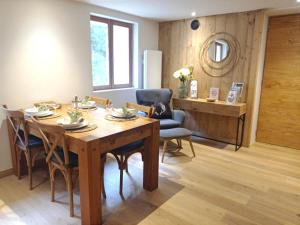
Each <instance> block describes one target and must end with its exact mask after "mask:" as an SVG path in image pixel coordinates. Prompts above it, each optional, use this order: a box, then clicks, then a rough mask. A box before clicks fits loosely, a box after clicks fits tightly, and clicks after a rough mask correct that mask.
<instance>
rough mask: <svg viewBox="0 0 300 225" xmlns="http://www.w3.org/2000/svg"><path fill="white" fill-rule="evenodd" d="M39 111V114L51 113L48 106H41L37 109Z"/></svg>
mask: <svg viewBox="0 0 300 225" xmlns="http://www.w3.org/2000/svg"><path fill="white" fill-rule="evenodd" d="M37 110H38V112H45V111H49V108H48V106H46V105H42V104H41V105H39V106H38V107H37Z"/></svg>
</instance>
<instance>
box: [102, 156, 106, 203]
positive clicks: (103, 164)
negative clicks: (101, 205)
mask: <svg viewBox="0 0 300 225" xmlns="http://www.w3.org/2000/svg"><path fill="white" fill-rule="evenodd" d="M101 160H102V164H101V165H102V167H101V174H102V181H101V182H102V195H103V198H106V191H105V185H104V168H105V162H106V155H105V156H102V158H101Z"/></svg>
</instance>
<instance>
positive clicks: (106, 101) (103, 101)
mask: <svg viewBox="0 0 300 225" xmlns="http://www.w3.org/2000/svg"><path fill="white" fill-rule="evenodd" d="M91 100H92V101H94V102H96V104H97V105H100V106H103V107H105V106H108V105H109V104H111V101H110V99H108V98H100V97H95V96H92V97H91Z"/></svg>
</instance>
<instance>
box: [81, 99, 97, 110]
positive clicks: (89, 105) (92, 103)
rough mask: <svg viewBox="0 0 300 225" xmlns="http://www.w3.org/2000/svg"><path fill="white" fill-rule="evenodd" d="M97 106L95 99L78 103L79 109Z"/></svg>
mask: <svg viewBox="0 0 300 225" xmlns="http://www.w3.org/2000/svg"><path fill="white" fill-rule="evenodd" d="M95 107H97V105H96V102H95V101H88V102H86V103H79V104H78V108H80V109H91V108H95Z"/></svg>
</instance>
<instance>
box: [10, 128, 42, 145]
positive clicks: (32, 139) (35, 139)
mask: <svg viewBox="0 0 300 225" xmlns="http://www.w3.org/2000/svg"><path fill="white" fill-rule="evenodd" d="M19 135H20V136H21V138H22V140H24V132H23V131H19ZM16 144H17V145H18V146H20V147H21V148H20V149H22V150H25V149H23V147H22V146H23V145H22V143H21V141H20V140H19V139H18V140H17V143H16ZM42 146H43V141H42V139H40V138H38V137H36V136H34V135H29V136H28V148H29V149H31V148H36V147H42Z"/></svg>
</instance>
